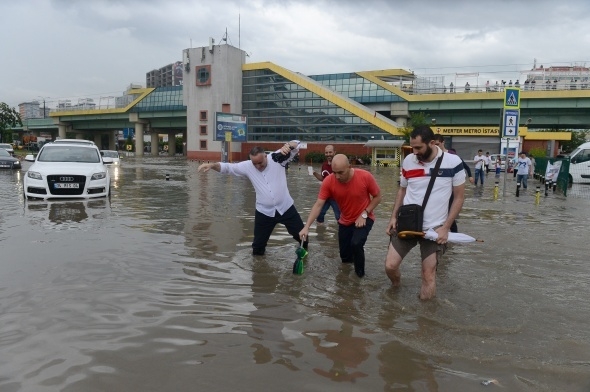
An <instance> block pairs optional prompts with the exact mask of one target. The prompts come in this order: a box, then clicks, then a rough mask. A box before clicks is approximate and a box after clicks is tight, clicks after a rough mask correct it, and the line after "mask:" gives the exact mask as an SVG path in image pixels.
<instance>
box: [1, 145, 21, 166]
mask: <svg viewBox="0 0 590 392" xmlns="http://www.w3.org/2000/svg"><path fill="white" fill-rule="evenodd" d="M20 168H21V164H20V161H19V160H18V159H17V158H15V157H13V156H12V155H11V154H10V153H9V152H8V151H6V150H4V149H3V148H0V169H20Z"/></svg>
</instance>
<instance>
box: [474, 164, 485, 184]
mask: <svg viewBox="0 0 590 392" xmlns="http://www.w3.org/2000/svg"><path fill="white" fill-rule="evenodd" d="M483 174H484V172H483V167H482V168H481V169H475V185H477V180H478V179H481V185H483Z"/></svg>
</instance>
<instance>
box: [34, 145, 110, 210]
mask: <svg viewBox="0 0 590 392" xmlns="http://www.w3.org/2000/svg"><path fill="white" fill-rule="evenodd" d="M110 159H111V158H107V157H102V156H101V155H100V151H99V149H98V147H97V146H95V145H94V144H79V143H77V144H75V143H63V142H62V143H48V144H45V145H44V146H43V147H41V150H39V153H38V154H37V156H36V157H34V156H33V155H27V156H26V157H25V160H26V161H30V162H34V163H33V164H32V165H31V167H30V168H29V170H28V171H27V174H26V175H25V176H24V183H23V184H24V186H23V187H24V195H25V199H32V198H35V199H44V200H47V199H90V198H96V197H105V196H108V195H109V194H110V192H111V177H110V175H109V170H108V168H107V167H106V166H105V164H107V163H112V162H111V161H110Z"/></svg>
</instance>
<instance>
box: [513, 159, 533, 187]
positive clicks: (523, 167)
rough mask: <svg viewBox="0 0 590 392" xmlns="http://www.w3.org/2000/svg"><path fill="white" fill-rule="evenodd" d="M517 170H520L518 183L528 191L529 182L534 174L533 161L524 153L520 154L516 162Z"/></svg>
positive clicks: (517, 178)
mask: <svg viewBox="0 0 590 392" xmlns="http://www.w3.org/2000/svg"><path fill="white" fill-rule="evenodd" d="M516 169H518V174H517V176H516V181H517V182H519V183H520V184H521V185H522V189H526V188H527V180H528V178H529V176H530V175H531V174H532V170H533V165H532V164H531V160H530V159H529V158H528V157H527V156H526V154H525V153H524V152H522V151H521V152H520V156H519V157H518V160H517V161H516Z"/></svg>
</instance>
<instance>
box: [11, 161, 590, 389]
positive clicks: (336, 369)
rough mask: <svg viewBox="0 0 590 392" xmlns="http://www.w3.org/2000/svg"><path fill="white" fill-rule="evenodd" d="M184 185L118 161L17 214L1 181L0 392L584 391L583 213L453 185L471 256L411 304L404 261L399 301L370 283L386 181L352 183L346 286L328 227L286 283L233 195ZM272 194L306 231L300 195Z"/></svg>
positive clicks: (15, 196)
mask: <svg viewBox="0 0 590 392" xmlns="http://www.w3.org/2000/svg"><path fill="white" fill-rule="evenodd" d="M197 166H198V163H197V162H187V161H185V160H184V159H182V158H168V157H144V158H126V159H124V160H123V161H122V166H121V167H120V168H119V169H115V168H111V169H110V170H111V172H112V175H113V185H114V190H113V194H112V197H111V199H110V200H95V201H86V202H72V201H55V202H42V201H35V202H24V201H23V198H22V194H21V192H22V176H23V175H25V172H26V169H27V167H28V165H27V164H25V167H24V168H23V170H22V172H20V171H19V172H10V171H3V172H0V206H1V208H0V252H1V253H0V254H1V256H0V260H1V261H0V390H1V391H3V392H12V391H26V392H29V391H35V392H37V391H40V392H43V391H84V392H89V391H126V392H127V391H159V392H163V391H174V392H178V391H199V390H208V391H227V390H236V391H273V390H274V391H277V390H281V391H282V390H285V391H393V390H395V391H479V390H482V388H484V389H486V388H489V389H491V390H496V389H498V390H504V391H566V390H567V391H588V390H590V327H588V321H589V320H590V301H589V300H588V298H590V261H589V260H588V259H589V257H588V243H587V241H588V238H589V235H588V233H589V229H590V219H589V218H590V208H589V207H590V201H589V200H588V199H584V198H577V197H572V196H570V197H568V198H565V197H562V196H559V195H554V194H552V193H550V194H549V196H547V197H545V196H544V195H542V197H541V199H540V203H539V204H538V205H537V204H536V202H535V191H534V187H535V186H536V185H537V182H536V181H530V183H529V190H528V191H527V192H522V193H521V194H520V196H519V197H518V198H517V197H516V196H515V192H514V190H515V184H514V182H512V181H510V180H509V181H507V185H508V186H509V188H507V193H506V196H505V197H503V196H502V195H503V191H502V189H500V192H499V195H500V197H499V198H498V199H494V197H493V193H494V192H493V190H494V184H493V180H492V177H489V178H488V180H487V181H486V185H485V187H484V188H481V187H478V188H475V187H474V186H473V185H468V187H467V191H466V193H467V199H466V202H465V206H464V209H463V212H462V213H461V217H460V220H459V229H460V231H462V232H465V233H467V234H470V235H473V236H475V237H478V238H482V239H484V240H485V242H483V243H471V244H458V245H454V246H453V247H452V248H451V249H450V250H449V252H448V253H447V254H446V255H445V257H444V259H443V261H442V263H441V264H440V265H439V268H438V273H437V297H436V298H435V299H434V300H432V301H427V302H421V301H420V300H419V299H418V292H419V288H420V263H419V260H418V258H419V256H418V252H417V250H414V251H412V252H411V253H410V254H409V255H408V257H407V258H406V260H404V262H403V263H402V287H401V288H400V289H399V290H394V289H392V288H391V287H390V284H389V281H388V279H387V278H386V276H385V273H384V269H383V261H384V257H385V253H386V249H387V241H388V238H387V237H386V235H385V225H386V222H387V219H388V218H389V214H390V211H391V208H392V203H393V200H394V197H395V192H396V191H397V186H398V185H397V179H398V177H397V176H398V173H397V172H398V170H396V169H394V168H368V170H371V171H372V172H373V173H374V175H375V177H376V178H377V181H378V183H379V184H380V186H381V189H382V191H383V193H384V201H383V202H382V204H381V205H380V206H379V207H378V209H377V210H376V214H377V221H376V223H375V225H374V227H373V230H372V232H371V235H370V236H369V240H368V242H367V245H366V250H367V266H366V273H367V276H366V277H365V278H363V279H359V278H357V277H356V275H355V274H354V271H353V269H352V268H351V266H350V265H341V263H340V261H339V258H338V247H337V242H336V230H337V225H336V224H335V222H334V216H333V214H332V211H331V210H330V211H329V212H328V215H327V219H326V222H327V224H326V225H325V226H324V227H320V228H315V227H313V228H312V237H311V243H310V247H309V252H310V254H309V256H308V259H307V261H306V265H305V272H304V274H303V275H293V274H292V269H291V268H292V264H293V261H295V258H296V255H295V249H296V247H297V244H296V243H295V242H294V241H293V240H292V239H291V238H289V235H288V234H287V232H286V230H284V228H283V227H277V229H276V230H275V232H274V235H273V237H272V238H271V242H270V244H269V247H268V248H267V254H266V256H264V257H256V258H255V257H253V256H252V255H251V248H250V243H251V240H252V232H253V227H252V226H253V216H254V192H253V190H252V187H251V186H250V184H249V182H248V181H247V180H245V179H241V178H235V177H228V176H222V175H220V174H219V173H217V172H213V171H211V172H209V173H197ZM166 174H169V181H167V180H166ZM490 176H491V175H490ZM288 177H289V187H290V190H291V194H292V195H293V197H294V199H295V203H296V206H297V208H298V210H299V211H300V212H301V213H302V215H303V218H304V220H305V219H306V218H307V215H308V213H309V210H310V208H311V206H312V204H313V202H314V201H315V198H316V197H317V190H318V189H319V182H318V181H317V180H315V179H314V178H312V177H310V176H309V175H308V174H307V170H306V169H305V167H304V166H301V167H298V166H293V167H292V168H291V169H290V170H289V172H288ZM500 184H501V185H503V182H501V183H500ZM582 193H583V192H582ZM482 382H484V383H488V384H489V385H488V386H484V385H483V384H482Z"/></svg>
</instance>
